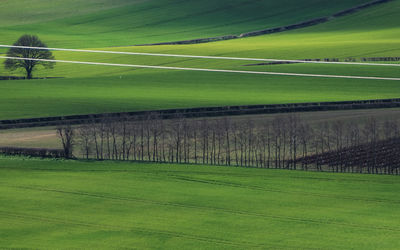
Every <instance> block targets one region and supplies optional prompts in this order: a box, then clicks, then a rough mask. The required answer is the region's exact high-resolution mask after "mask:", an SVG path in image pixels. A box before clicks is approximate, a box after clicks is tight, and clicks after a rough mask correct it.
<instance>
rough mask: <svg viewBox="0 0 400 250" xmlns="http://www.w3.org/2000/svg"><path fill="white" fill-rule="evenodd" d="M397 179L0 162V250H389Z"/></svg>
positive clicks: (395, 230) (394, 235) (395, 244)
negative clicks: (11, 249)
mask: <svg viewBox="0 0 400 250" xmlns="http://www.w3.org/2000/svg"><path fill="white" fill-rule="evenodd" d="M398 188H399V181H398V177H397V176H374V175H356V174H332V173H310V172H296V171H295V172H289V171H281V170H265V169H264V170H263V169H238V168H228V167H208V166H187V165H154V164H140V163H112V162H79V161H55V160H37V159H24V158H4V157H2V158H0V197H1V203H0V234H1V237H0V247H2V248H35V249H39V248H40V249H54V248H57V249H71V248H87V249H88V248H90V249H93V248H97V249H103V248H113V249H116V248H139V249H146V248H157V249H178V248H179V249H183V248H185V249H188V248H190V249H257V248H263V249H265V248H273V249H280V248H285V249H290V248H294V249H299V248H303V249H308V248H318V249H326V248H329V249H344V248H346V249H349V248H351V249H398V248H399V247H400V245H399V241H398V235H399V231H400V224H399V221H400V217H399V213H398V210H399V196H398V193H397V191H396V190H397V189H398Z"/></svg>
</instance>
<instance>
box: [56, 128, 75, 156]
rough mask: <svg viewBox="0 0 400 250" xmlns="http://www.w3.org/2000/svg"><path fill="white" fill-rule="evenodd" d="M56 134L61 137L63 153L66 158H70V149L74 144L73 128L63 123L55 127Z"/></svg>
mask: <svg viewBox="0 0 400 250" xmlns="http://www.w3.org/2000/svg"><path fill="white" fill-rule="evenodd" d="M56 130H57V135H58V137H59V138H60V139H61V143H62V146H63V149H64V155H65V157H66V158H67V159H69V158H72V150H73V146H74V129H73V128H72V127H71V125H63V126H58V127H57V129H56Z"/></svg>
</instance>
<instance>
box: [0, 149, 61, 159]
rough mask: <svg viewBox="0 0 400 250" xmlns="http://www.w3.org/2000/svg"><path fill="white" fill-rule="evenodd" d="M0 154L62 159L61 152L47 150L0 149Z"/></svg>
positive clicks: (58, 150)
mask: <svg viewBox="0 0 400 250" xmlns="http://www.w3.org/2000/svg"><path fill="white" fill-rule="evenodd" d="M0 154H4V155H18V156H32V157H42V158H64V151H63V150H61V149H49V148H19V147H0Z"/></svg>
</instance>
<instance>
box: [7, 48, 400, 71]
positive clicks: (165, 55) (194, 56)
mask: <svg viewBox="0 0 400 250" xmlns="http://www.w3.org/2000/svg"><path fill="white" fill-rule="evenodd" d="M0 48H19V49H37V50H54V51H71V52H84V53H103V54H119V55H138V56H159V57H181V58H193V59H217V60H236V61H261V62H290V63H312V64H339V65H363V66H389V67H400V64H396V63H361V62H360V63H357V62H326V61H308V60H296V59H268V58H245V57H225V56H198V55H181V54H162V53H144V52H123V51H109V50H86V49H65V48H46V47H32V46H16V45H5V44H0Z"/></svg>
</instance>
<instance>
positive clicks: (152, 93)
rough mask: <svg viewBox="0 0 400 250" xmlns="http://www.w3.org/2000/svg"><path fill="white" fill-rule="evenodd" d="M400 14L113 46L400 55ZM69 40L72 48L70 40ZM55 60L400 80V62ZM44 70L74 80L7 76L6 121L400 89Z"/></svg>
mask: <svg viewBox="0 0 400 250" xmlns="http://www.w3.org/2000/svg"><path fill="white" fill-rule="evenodd" d="M399 11H400V2H399V1H393V2H391V3H388V4H385V5H382V6H378V7H374V8H370V9H368V10H365V11H363V12H360V13H357V14H355V15H352V16H347V17H345V18H342V19H336V20H333V21H332V22H330V23H326V24H322V25H319V26H315V27H311V28H307V29H302V30H297V31H292V32H287V33H280V34H274V35H269V36H260V37H254V38H247V39H239V40H232V41H224V42H217V43H208V44H199V45H188V46H156V47H121V48H107V49H108V50H110V49H113V50H118V51H143V52H162V53H178V54H196V55H227V56H239V57H259V58H271V57H272V58H294V59H302V58H332V57H338V58H346V57H349V56H354V57H361V56H398V55H399V53H400V47H399V45H398V41H399V38H400V29H399V28H397V27H398V25H399V19H398V18H397V13H398V12H399ZM99 22H101V21H99ZM23 27H24V26H21V29H23ZM43 30H44V31H45V30H46V29H45V28H43ZM117 38H118V37H116V39H117ZM72 39H76V40H75V42H76V43H82V41H83V40H81V39H82V37H80V38H79V37H74V38H72ZM61 41H62V40H61ZM63 45H65V46H67V44H66V43H65V44H63ZM56 57H57V58H58V59H70V60H83V61H99V62H116V63H132V64H133V63H134V64H148V65H166V66H182V67H202V68H207V67H208V68H224V69H239V70H259V71H263V70H267V71H279V72H299V73H321V74H343V75H365V76H382V77H400V76H399V73H398V68H394V67H393V68H389V67H387V68H383V67H370V66H355V67H348V66H332V65H329V66H327V65H302V64H300V65H299V64H298V65H281V66H253V67H244V66H243V65H244V64H247V63H249V62H233V61H216V60H190V59H176V58H175V59H171V58H157V57H143V56H114V55H112V56H111V55H94V54H90V55H89V54H75V53H64V52H63V53H61V52H57V53H56ZM4 74H8V73H4ZM38 75H42V76H46V75H47V76H49V75H51V76H60V77H67V79H54V80H35V81H29V82H26V81H2V82H1V85H0V90H1V91H0V96H1V104H2V105H1V106H0V119H6V118H18V117H32V116H49V115H60V114H61V115H63V114H77V113H95V112H115V111H128V110H129V111H131V110H141V109H161V108H174V107H189V106H190V107H194V106H216V105H236V104H264V103H285V102H286V103H287V102H307V101H332V100H353V99H375V98H392V97H398V93H399V90H400V89H399V88H400V87H399V84H398V83H397V82H388V81H368V80H343V79H321V78H299V77H272V76H255V75H236V74H235V75H233V74H222V73H200V72H197V73H193V72H179V71H165V70H133V69H125V68H109V67H107V68H106V67H99V66H76V65H65V64H59V65H58V66H57V67H56V69H55V70H54V71H51V72H46V71H39V72H38ZM110 87H111V88H110Z"/></svg>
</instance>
